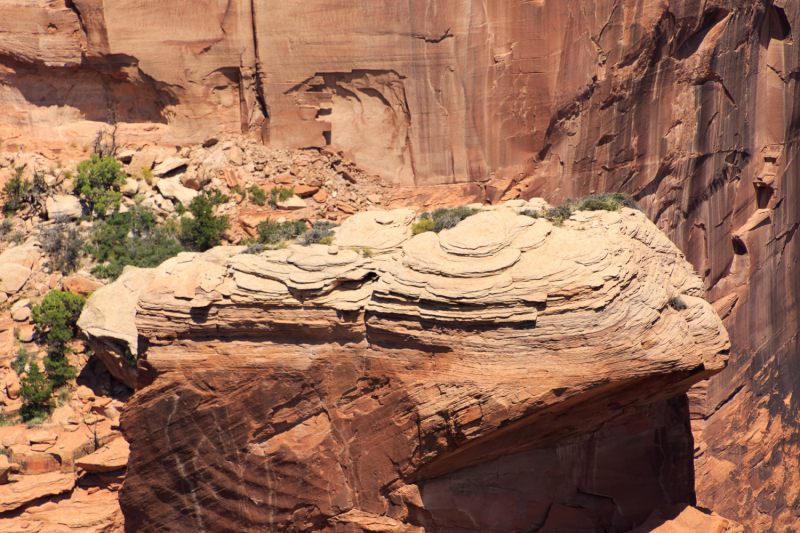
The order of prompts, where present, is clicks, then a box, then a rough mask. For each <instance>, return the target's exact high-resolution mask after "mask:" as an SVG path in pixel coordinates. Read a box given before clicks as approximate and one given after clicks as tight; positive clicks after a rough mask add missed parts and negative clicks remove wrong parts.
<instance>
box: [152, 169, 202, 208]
mask: <svg viewBox="0 0 800 533" xmlns="http://www.w3.org/2000/svg"><path fill="white" fill-rule="evenodd" d="M156 188H158V190H159V192H161V195H162V196H164V198H169V199H171V200H177V201H178V202H180V203H181V204H183V205H184V206H186V207H188V206H189V204H190V203H191V202H192V200H193V199H194V197H195V196H197V191H195V190H193V189H190V188H189V187H184V186H183V184H182V183H181V180H180V177H178V176H176V177H174V178H167V179H162V180H158V183H156Z"/></svg>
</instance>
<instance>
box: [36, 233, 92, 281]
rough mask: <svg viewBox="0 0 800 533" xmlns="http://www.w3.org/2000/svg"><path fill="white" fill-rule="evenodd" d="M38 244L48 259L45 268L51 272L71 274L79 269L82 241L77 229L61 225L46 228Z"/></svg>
mask: <svg viewBox="0 0 800 533" xmlns="http://www.w3.org/2000/svg"><path fill="white" fill-rule="evenodd" d="M39 242H41V243H42V250H44V252H45V253H46V254H47V255H48V256H49V257H50V262H49V263H48V265H47V266H49V267H50V268H52V269H53V270H57V271H60V272H63V273H64V274H71V273H72V272H74V271H76V270H78V268H79V267H80V264H81V255H82V250H83V244H84V241H83V237H81V234H80V233H79V232H78V230H77V229H75V228H73V227H66V226H63V225H58V226H54V227H52V228H48V229H46V230H44V231H43V232H42V235H41V237H39Z"/></svg>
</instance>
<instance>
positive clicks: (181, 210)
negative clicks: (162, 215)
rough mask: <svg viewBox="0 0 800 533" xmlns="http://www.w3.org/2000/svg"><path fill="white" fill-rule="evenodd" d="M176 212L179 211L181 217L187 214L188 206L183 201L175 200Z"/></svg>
mask: <svg viewBox="0 0 800 533" xmlns="http://www.w3.org/2000/svg"><path fill="white" fill-rule="evenodd" d="M175 213H177V215H178V216H179V217H182V216H183V215H185V214H186V208H185V207H184V206H183V204H182V203H180V202H178V201H177V200H176V201H175Z"/></svg>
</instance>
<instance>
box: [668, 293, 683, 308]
mask: <svg viewBox="0 0 800 533" xmlns="http://www.w3.org/2000/svg"><path fill="white" fill-rule="evenodd" d="M667 305H669V306H670V307H671V308H673V309H675V310H676V311H683V310H684V309H686V302H684V301H683V300H682V299H680V298H679V297H677V296H673V297H671V298H670V299H669V300H667Z"/></svg>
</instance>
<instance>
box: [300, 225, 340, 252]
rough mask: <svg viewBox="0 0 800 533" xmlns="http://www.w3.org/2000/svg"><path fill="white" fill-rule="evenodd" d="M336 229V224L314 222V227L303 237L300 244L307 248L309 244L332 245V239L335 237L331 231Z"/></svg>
mask: <svg viewBox="0 0 800 533" xmlns="http://www.w3.org/2000/svg"><path fill="white" fill-rule="evenodd" d="M338 227H339V225H338V224H332V223H331V222H329V221H327V220H317V221H316V222H314V227H313V228H311V230H309V231H308V232H307V233H305V234H304V235H303V238H302V240H301V242H300V244H302V245H303V246H308V245H310V244H327V245H330V244H333V238H334V237H335V236H336V233H335V232H334V231H333V229H334V228H338Z"/></svg>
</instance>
